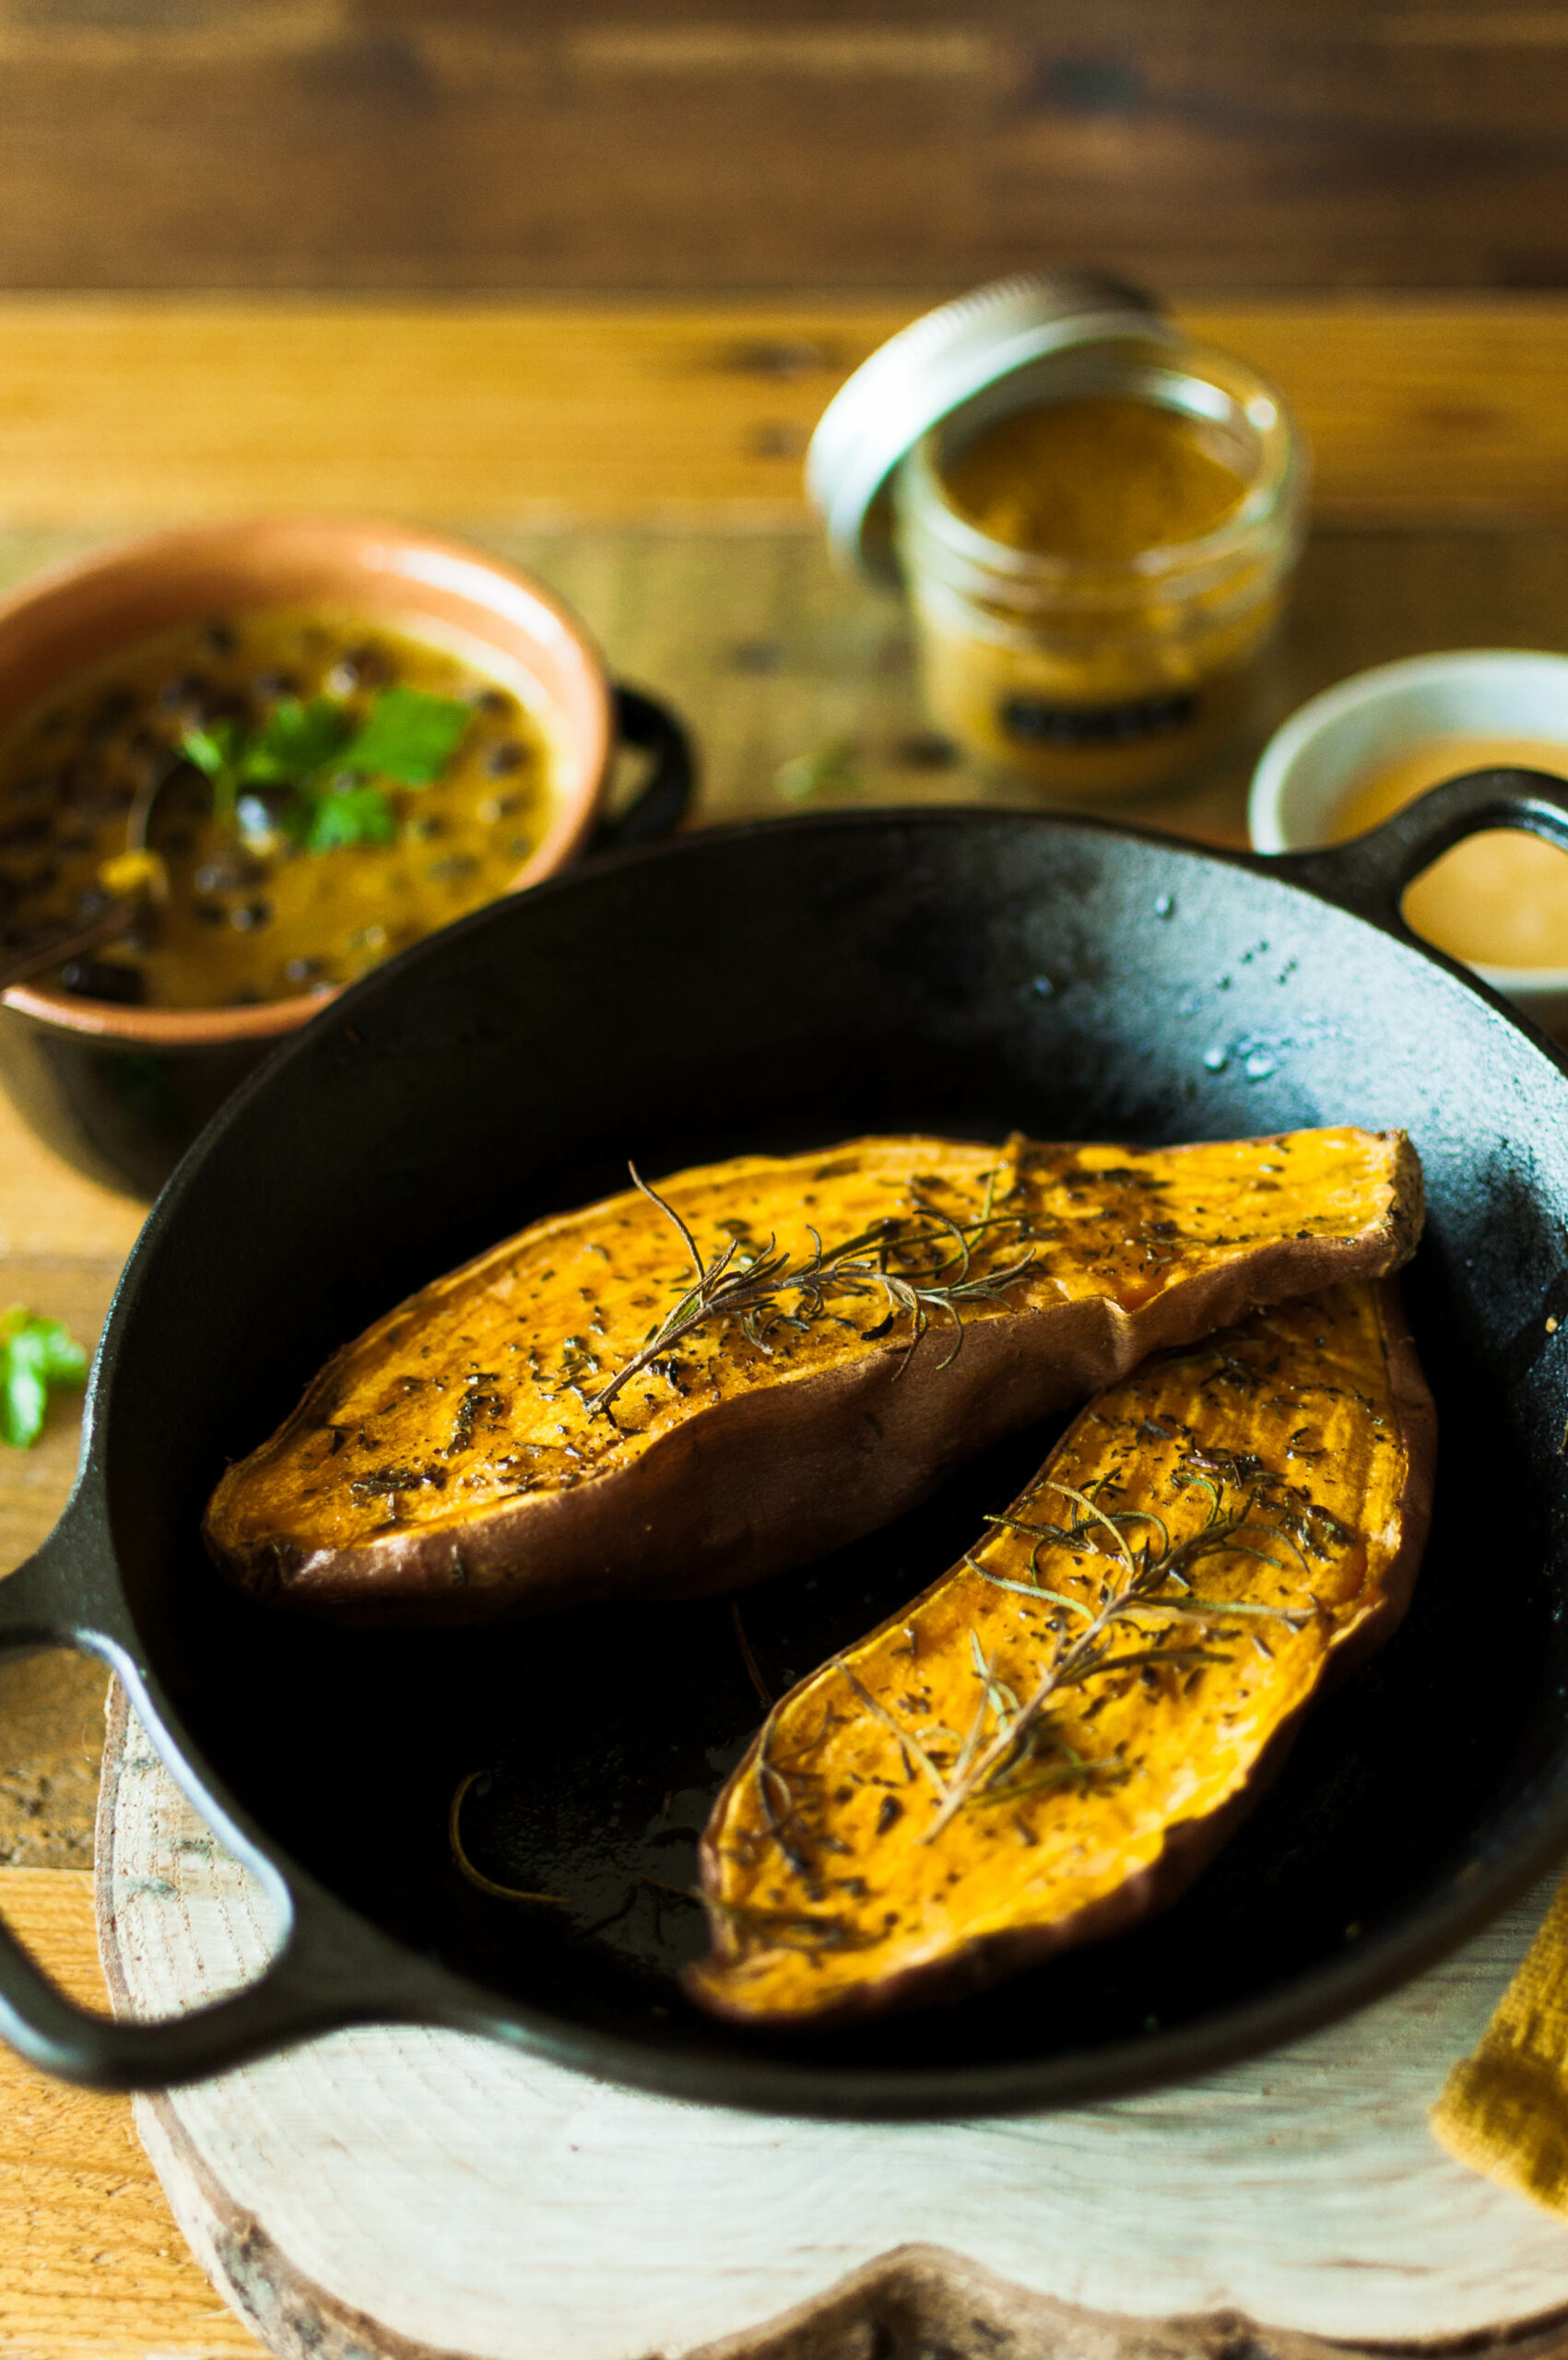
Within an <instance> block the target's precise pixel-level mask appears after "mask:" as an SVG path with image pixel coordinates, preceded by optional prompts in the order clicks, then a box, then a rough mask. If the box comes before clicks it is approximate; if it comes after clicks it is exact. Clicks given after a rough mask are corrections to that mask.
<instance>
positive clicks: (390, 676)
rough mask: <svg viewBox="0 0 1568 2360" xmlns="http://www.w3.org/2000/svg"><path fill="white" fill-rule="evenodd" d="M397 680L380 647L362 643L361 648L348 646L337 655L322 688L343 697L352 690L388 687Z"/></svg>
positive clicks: (392, 667)
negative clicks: (346, 649) (346, 651)
mask: <svg viewBox="0 0 1568 2360" xmlns="http://www.w3.org/2000/svg"><path fill="white" fill-rule="evenodd" d="M396 678H397V667H396V665H395V663H394V662H393V660H392V657H391V656H390V655H388V653H387V651H386V649H385V648H384V647H376V646H374V645H373V644H372V643H371V642H370V641H368V640H367V641H366V643H365V644H364V645H363V646H362V647H351V648H350V649H349V650H348V654H347V655H340V656H339V657H338V659H337V661H336V664H335V665H334V666H333V667H332V669H331V671H330V672H329V673H328V674H327V676H326V685H327V687H328V688H329V689H330V690H331V691H332V693H333V695H334V696H335V697H346V696H348V695H349V694H351V692H352V691H353V690H355V689H384V688H390V686H391V685H392V682H393V681H394V680H395V679H396Z"/></svg>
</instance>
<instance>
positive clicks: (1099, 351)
mask: <svg viewBox="0 0 1568 2360" xmlns="http://www.w3.org/2000/svg"><path fill="white" fill-rule="evenodd" d="M1104 395H1114V396H1117V397H1120V398H1121V399H1123V400H1131V401H1135V402H1140V403H1149V404H1152V405H1154V406H1156V407H1160V408H1162V409H1164V410H1167V411H1172V412H1175V413H1177V414H1178V415H1179V416H1180V417H1181V418H1182V419H1184V420H1185V421H1186V422H1187V424H1188V426H1189V429H1190V430H1191V431H1192V432H1193V435H1194V437H1195V439H1196V441H1197V444H1198V446H1199V447H1200V448H1201V449H1202V450H1203V451H1204V452H1205V453H1206V454H1207V455H1208V456H1209V457H1211V458H1213V459H1216V460H1218V461H1220V463H1221V464H1222V465H1223V466H1225V467H1226V468H1227V469H1229V470H1231V471H1232V473H1234V474H1235V476H1236V477H1237V478H1239V480H1240V483H1241V486H1242V494H1241V497H1240V500H1239V501H1238V502H1237V503H1236V504H1235V505H1234V506H1233V507H1232V509H1231V510H1230V513H1227V514H1225V515H1224V516H1223V517H1222V519H1221V521H1220V523H1219V524H1218V525H1216V526H1215V527H1214V528H1213V529H1212V530H1210V531H1208V532H1206V533H1204V534H1202V535H1201V537H1197V538H1195V539H1191V540H1176V541H1173V542H1171V543H1170V544H1169V545H1167V546H1164V547H1157V548H1149V549H1139V550H1138V552H1137V553H1136V554H1135V555H1132V556H1122V557H1116V558H1105V559H1085V558H1079V557H1064V556H1053V555H1050V554H1047V553H1046V552H1044V551H1043V550H1040V549H1025V548H1018V547H1015V546H1012V545H1011V544H1010V543H1008V542H1007V541H1002V540H997V539H994V538H992V537H991V536H990V535H989V534H988V533H987V532H986V531H984V529H983V527H982V525H980V524H979V523H978V522H977V521H976V519H975V518H974V517H973V515H970V514H966V513H964V512H963V511H962V510H961V509H960V508H959V506H958V505H957V504H956V503H955V501H954V500H953V498H952V497H951V490H950V484H949V471H950V470H951V468H952V467H953V465H954V462H955V460H957V459H958V458H959V456H960V455H961V454H962V453H964V452H965V451H967V450H968V449H969V447H970V446H971V444H973V443H974V441H975V440H976V438H977V437H978V436H980V435H981V434H983V433H984V431H985V430H986V429H988V428H989V427H991V426H993V425H994V424H995V423H996V420H997V419H1001V418H1003V417H1007V416H1010V415H1012V414H1014V413H1017V412H1019V411H1021V410H1026V409H1033V408H1037V407H1041V406H1043V405H1045V404H1050V403H1057V402H1067V401H1073V402H1077V401H1082V400H1084V399H1086V398H1091V397H1094V396H1104ZM1305 474H1306V467H1305V456H1304V453H1303V449H1302V446H1301V444H1300V443H1299V441H1298V438H1297V436H1296V435H1295V433H1294V431H1293V430H1292V427H1291V420H1290V418H1289V416H1288V414H1287V412H1286V410H1285V408H1284V406H1283V404H1282V403H1281V401H1280V399H1279V395H1277V394H1276V393H1275V392H1274V390H1273V388H1272V387H1271V386H1269V385H1267V384H1266V383H1265V382H1264V381H1263V379H1262V378H1261V377H1259V376H1258V375H1257V374H1256V372H1254V371H1253V370H1252V369H1250V368H1248V367H1247V365H1246V364H1245V363H1244V362H1243V361H1241V360H1234V359H1232V357H1231V356H1230V355H1228V354H1226V353H1221V352H1216V351H1210V350H1208V349H1205V348H1202V347H1200V346H1197V345H1194V344H1189V343H1187V342H1185V340H1184V339H1182V338H1180V337H1179V336H1174V335H1173V333H1172V332H1171V330H1170V329H1169V328H1168V327H1167V326H1166V325H1165V324H1164V323H1161V333H1160V334H1159V335H1157V336H1147V337H1145V336H1129V337H1118V338H1113V339H1109V340H1105V341H1094V342H1086V343H1081V344H1078V345H1073V346H1070V347H1069V348H1067V349H1065V350H1060V351H1056V352H1053V353H1051V354H1049V355H1047V356H1046V357H1045V358H1044V359H1043V360H1038V361H1035V362H1033V363H1032V365H1030V366H1027V367H1024V368H1021V369H1017V370H1014V371H1012V372H1009V373H1008V374H1006V375H1004V376H1001V377H999V378H998V379H997V380H996V382H994V383H992V384H988V385H986V386H984V388H983V389H982V390H981V391H980V392H979V393H978V394H976V395H973V398H971V399H969V400H967V401H965V402H964V403H962V404H961V406H960V407H956V408H954V409H952V410H951V411H949V413H948V414H947V415H945V416H944V417H942V418H941V419H939V420H938V421H937V423H936V424H935V425H934V426H932V427H930V428H929V430H928V431H926V432H925V434H923V435H922V436H921V438H920V439H919V440H918V441H917V442H916V443H914V447H913V448H912V449H911V450H910V451H909V453H908V454H907V456H905V457H904V458H903V459H902V463H901V464H900V466H898V469H897V471H896V474H895V475H894V478H893V502H894V512H895V523H894V530H893V546H894V550H895V552H896V555H897V558H898V560H899V561H900V566H901V570H902V575H903V579H904V582H905V584H906V586H907V589H908V594H909V597H910V602H911V606H912V609H913V614H914V625H915V637H916V644H917V652H918V658H919V664H920V670H921V676H922V680H923V685H924V690H925V701H926V704H927V706H928V709H929V711H930V714H931V717H932V719H933V720H934V722H935V723H936V725H937V727H938V728H940V729H942V730H944V731H946V732H947V733H948V734H949V736H950V737H954V738H956V739H957V740H958V741H959V743H960V744H961V745H962V746H964V747H966V748H967V749H970V750H971V751H972V752H973V753H975V754H978V755H980V756H981V757H982V758H984V759H985V760H987V761H993V762H999V763H1002V764H1005V765H1007V766H1008V768H1009V769H1011V770H1013V771H1015V772H1020V773H1024V774H1026V775H1027V776H1029V777H1030V778H1032V779H1033V780H1035V781H1037V782H1038V783H1039V784H1040V785H1043V786H1046V787H1048V788H1051V789H1053V790H1055V791H1057V792H1060V793H1062V794H1064V795H1066V796H1075V797H1076V796H1082V797H1084V798H1086V799H1093V798H1095V797H1097V796H1115V795H1130V794H1137V793H1139V792H1143V791H1147V790H1149V789H1151V788H1155V787H1159V786H1161V785H1168V784H1173V783H1174V782H1176V781H1177V780H1182V779H1185V778H1188V777H1190V776H1191V775H1192V774H1193V773H1195V772H1196V771H1197V770H1199V769H1201V768H1202V766H1203V765H1204V764H1205V762H1206V761H1208V760H1209V759H1210V758H1211V757H1212V756H1213V755H1215V754H1216V753H1218V752H1219V751H1220V749H1222V748H1223V746H1224V745H1225V744H1226V742H1227V741H1228V740H1230V739H1231V738H1232V737H1234V736H1235V735H1236V734H1237V733H1238V731H1239V730H1240V729H1241V728H1242V727H1243V726H1244V725H1245V723H1246V722H1247V720H1248V719H1249V717H1250V715H1251V713H1252V709H1253V707H1254V704H1255V702H1256V686H1257V682H1258V678H1259V658H1260V656H1261V655H1262V653H1263V650H1264V648H1265V645H1266V643H1267V640H1268V638H1269V635H1270V633H1271V632H1272V631H1273V629H1274V626H1275V624H1276V622H1277V621H1278V619H1279V613H1280V609H1281V606H1282V602H1283V596H1284V591H1285V586H1286V584H1287V582H1288V579H1289V576H1290V573H1291V568H1292V566H1293V564H1294V562H1295V559H1296V556H1297V552H1298V549H1299V547H1300V540H1301V519H1302V508H1303V491H1304V479H1305Z"/></svg>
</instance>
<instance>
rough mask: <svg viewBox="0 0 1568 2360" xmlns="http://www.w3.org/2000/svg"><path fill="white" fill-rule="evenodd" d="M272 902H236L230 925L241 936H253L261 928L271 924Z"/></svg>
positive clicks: (230, 914)
mask: <svg viewBox="0 0 1568 2360" xmlns="http://www.w3.org/2000/svg"><path fill="white" fill-rule="evenodd" d="M271 919H272V903H270V902H236V903H235V904H234V907H233V908H232V909H231V910H230V913H229V923H230V926H233V927H235V928H236V929H237V930H238V932H240V933H241V934H253V932H254V931H255V929H256V927H257V926H266V925H269V924H270V923H271Z"/></svg>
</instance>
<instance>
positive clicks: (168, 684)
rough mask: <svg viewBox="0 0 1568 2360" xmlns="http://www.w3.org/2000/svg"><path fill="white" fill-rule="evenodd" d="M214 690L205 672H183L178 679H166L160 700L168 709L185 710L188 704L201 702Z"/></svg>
mask: <svg viewBox="0 0 1568 2360" xmlns="http://www.w3.org/2000/svg"><path fill="white" fill-rule="evenodd" d="M211 691H212V682H211V681H210V680H209V679H208V678H207V677H206V673H205V672H182V673H181V674H180V676H179V678H177V679H173V680H165V682H164V684H163V686H162V687H161V688H160V689H159V692H158V702H159V704H160V705H162V706H163V707H164V708H165V710H166V711H169V712H171V713H172V712H183V711H184V710H185V708H186V707H187V706H193V705H198V704H200V702H201V701H202V699H203V697H205V696H208V695H210V694H211Z"/></svg>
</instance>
